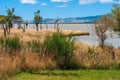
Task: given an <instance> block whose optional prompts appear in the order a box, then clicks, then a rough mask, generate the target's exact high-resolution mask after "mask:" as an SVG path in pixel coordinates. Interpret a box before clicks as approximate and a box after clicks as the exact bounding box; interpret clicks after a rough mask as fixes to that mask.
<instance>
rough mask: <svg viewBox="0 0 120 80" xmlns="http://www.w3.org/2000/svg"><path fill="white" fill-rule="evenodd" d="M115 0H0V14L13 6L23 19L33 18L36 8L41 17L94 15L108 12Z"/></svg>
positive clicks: (118, 0)
mask: <svg viewBox="0 0 120 80" xmlns="http://www.w3.org/2000/svg"><path fill="white" fill-rule="evenodd" d="M116 2H117V3H119V2H120V0H0V15H6V8H10V9H12V8H15V13H14V14H15V15H18V16H21V17H22V18H23V19H25V20H33V17H34V12H35V11H37V10H38V9H39V10H40V15H41V16H42V17H43V18H54V19H55V18H56V17H57V16H58V17H59V18H69V17H85V16H95V15H103V14H107V13H110V12H111V9H112V7H113V3H116Z"/></svg>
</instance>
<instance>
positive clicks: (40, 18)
mask: <svg viewBox="0 0 120 80" xmlns="http://www.w3.org/2000/svg"><path fill="white" fill-rule="evenodd" d="M41 21H42V17H41V16H40V10H39V9H38V10H37V11H36V12H35V13H34V22H35V24H36V30H37V31H38V25H39V23H41ZM41 29H42V27H41Z"/></svg>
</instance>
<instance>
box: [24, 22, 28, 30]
mask: <svg viewBox="0 0 120 80" xmlns="http://www.w3.org/2000/svg"><path fill="white" fill-rule="evenodd" d="M25 26H26V29H27V26H28V21H27V20H26V21H25Z"/></svg>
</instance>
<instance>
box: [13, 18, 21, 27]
mask: <svg viewBox="0 0 120 80" xmlns="http://www.w3.org/2000/svg"><path fill="white" fill-rule="evenodd" d="M14 22H15V23H17V24H18V29H20V28H21V23H22V18H21V17H20V16H14Z"/></svg>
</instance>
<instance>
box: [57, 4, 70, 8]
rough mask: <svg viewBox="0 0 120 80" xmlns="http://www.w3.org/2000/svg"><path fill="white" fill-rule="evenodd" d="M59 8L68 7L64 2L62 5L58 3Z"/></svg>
mask: <svg viewBox="0 0 120 80" xmlns="http://www.w3.org/2000/svg"><path fill="white" fill-rule="evenodd" d="M57 7H59V8H65V7H68V6H67V4H64V5H60V6H57Z"/></svg>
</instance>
